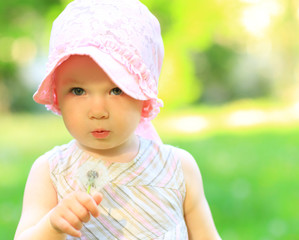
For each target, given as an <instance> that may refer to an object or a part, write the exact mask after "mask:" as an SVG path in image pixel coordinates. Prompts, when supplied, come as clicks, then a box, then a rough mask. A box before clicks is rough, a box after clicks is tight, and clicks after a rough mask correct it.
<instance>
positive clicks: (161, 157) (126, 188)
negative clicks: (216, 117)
mask: <svg viewBox="0 0 299 240" xmlns="http://www.w3.org/2000/svg"><path fill="white" fill-rule="evenodd" d="M173 150H174V147H172V146H169V145H163V144H160V145H159V144H156V143H154V142H152V141H150V140H146V139H143V138H140V147H139V152H138V155H137V156H136V157H135V159H134V160H133V161H131V162H128V163H112V164H111V165H109V167H107V170H108V175H109V181H108V182H106V184H105V186H104V187H103V188H102V189H101V193H102V194H103V200H102V202H101V204H100V205H99V209H100V212H101V214H100V216H99V217H98V218H94V217H91V220H90V221H89V222H88V223H86V224H84V226H83V228H82V229H81V233H82V237H81V238H74V237H71V236H68V237H67V239H83V240H84V239H109V240H110V239H111V240H112V239H121V240H135V239H142V240H147V239H159V240H185V239H188V233H187V227H186V224H185V221H184V212H183V202H184V199H185V193H186V189H185V182H184V176H183V171H182V167H181V162H180V160H179V159H178V158H177V157H176V156H175V155H174V151H173ZM42 157H46V158H47V159H48V160H49V163H50V175H51V179H52V182H53V184H54V186H55V187H56V191H57V196H58V201H61V199H63V197H64V196H65V195H66V194H68V193H70V192H72V191H74V190H78V189H82V187H80V184H79V183H78V180H77V178H76V177H75V173H76V172H78V171H77V170H78V168H80V166H81V165H82V164H84V163H86V162H87V161H92V160H95V159H93V157H92V156H90V155H89V154H88V153H86V152H84V151H83V150H81V149H80V148H79V147H78V146H77V144H76V142H75V140H72V141H71V142H70V143H68V144H66V145H62V146H58V147H55V148H54V149H52V150H51V151H49V152H48V153H46V154H45V155H43V156H42Z"/></svg>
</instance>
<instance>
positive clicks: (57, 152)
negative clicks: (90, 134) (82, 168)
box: [35, 141, 76, 169]
mask: <svg viewBox="0 0 299 240" xmlns="http://www.w3.org/2000/svg"><path fill="white" fill-rule="evenodd" d="M75 144H76V143H75V142H74V141H71V142H69V143H67V144H63V145H60V146H55V147H53V148H52V149H51V150H49V151H47V152H46V153H44V154H43V155H41V156H40V157H39V158H38V159H37V160H36V161H35V162H36V164H48V166H49V167H50V169H53V168H55V167H56V166H57V165H62V164H67V162H66V161H64V160H65V159H69V156H71V155H73V151H74V149H75Z"/></svg>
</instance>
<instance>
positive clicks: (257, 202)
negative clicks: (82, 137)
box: [0, 112, 299, 240]
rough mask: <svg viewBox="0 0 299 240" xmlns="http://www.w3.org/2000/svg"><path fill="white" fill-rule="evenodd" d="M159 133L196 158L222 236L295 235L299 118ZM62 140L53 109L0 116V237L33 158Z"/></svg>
mask: <svg viewBox="0 0 299 240" xmlns="http://www.w3.org/2000/svg"><path fill="white" fill-rule="evenodd" d="M212 114H213V116H214V115H215V112H213V113H212ZM166 118H167V116H166V115H164V119H163V121H167V119H166ZM165 119H166V120H165ZM161 122H162V120H161ZM159 123H160V122H159V120H157V121H156V122H155V124H156V125H157V127H158V129H159ZM161 132H163V135H162V138H163V140H164V141H165V142H167V143H170V144H173V145H175V146H178V147H181V148H184V149H186V150H188V151H189V152H190V153H192V154H193V156H194V157H195V158H196V160H197V162H198V165H199V167H200V170H201V173H202V176H203V181H204V187H205V193H206V197H207V199H208V202H209V204H210V207H211V210H212V213H213V217H214V220H215V223H216V226H217V228H218V231H219V233H220V235H221V236H222V238H223V239H229V240H234V239H242V240H247V239H248V240H251V239H257V240H259V239H260V240H268V239H269V240H270V239H271V240H272V239H286V240H288V239H289V240H294V239H299V228H298V219H299V213H298V210H297V208H298V202H299V201H298V200H299V188H298V186H299V178H298V172H299V171H298V170H299V164H298V159H299V147H298V146H299V124H297V123H296V122H295V123H293V124H291V125H288V126H286V125H285V126H282V125H271V126H262V127H261V126H260V127H250V128H246V129H243V128H235V129H232V128H224V127H219V128H217V127H214V128H213V129H211V130H209V131H205V132H203V133H199V134H197V135H196V136H194V135H192V136H190V137H189V136H188V135H182V133H175V132H173V131H171V132H167V130H165V129H163V131H161ZM69 139H70V136H69V134H68V133H67V131H66V130H65V129H64V126H63V123H62V121H61V119H60V118H59V117H56V116H52V115H4V116H1V117H0V169H1V174H0V191H1V195H0V212H1V215H0V229H1V237H0V238H1V239H13V235H14V232H15V229H16V226H17V222H18V220H19V217H20V214H21V207H22V206H21V205H22V196H23V191H24V186H25V182H26V178H27V175H28V173H29V170H30V167H31V165H32V163H33V161H34V160H35V159H36V158H37V157H38V156H40V155H41V154H43V153H44V152H46V151H47V150H49V149H51V148H52V147H53V146H55V145H58V144H62V143H65V142H67V141H68V140H69Z"/></svg>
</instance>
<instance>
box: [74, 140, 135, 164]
mask: <svg viewBox="0 0 299 240" xmlns="http://www.w3.org/2000/svg"><path fill="white" fill-rule="evenodd" d="M76 143H77V146H78V147H79V148H80V149H82V150H83V151H85V152H86V153H88V154H89V155H91V156H93V157H95V158H100V159H101V160H103V161H105V162H107V163H108V165H110V164H112V163H115V162H118V163H128V162H130V161H132V160H134V158H135V157H136V156H137V154H138V152H139V148H140V140H139V138H138V137H137V136H134V138H132V140H131V141H130V142H128V143H127V144H126V145H125V146H119V147H116V148H113V149H96V150H95V149H91V148H88V147H86V146H83V145H81V144H80V143H79V142H78V141H76Z"/></svg>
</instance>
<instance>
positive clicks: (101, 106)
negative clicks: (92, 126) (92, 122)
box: [88, 97, 109, 119]
mask: <svg viewBox="0 0 299 240" xmlns="http://www.w3.org/2000/svg"><path fill="white" fill-rule="evenodd" d="M89 104H90V106H89V112H88V117H89V118H90V119H106V118H108V117H109V112H108V109H107V104H106V101H105V99H104V98H102V97H93V98H92V99H91V101H90V103H89Z"/></svg>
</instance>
